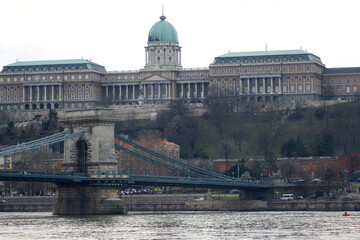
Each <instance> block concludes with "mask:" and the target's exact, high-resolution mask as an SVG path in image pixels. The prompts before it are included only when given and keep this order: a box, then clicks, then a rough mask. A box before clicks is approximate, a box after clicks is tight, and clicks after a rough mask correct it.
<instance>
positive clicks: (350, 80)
mask: <svg viewBox="0 0 360 240" xmlns="http://www.w3.org/2000/svg"><path fill="white" fill-rule="evenodd" d="M344 81H345V82H346V83H350V82H353V83H357V78H353V79H350V78H346V79H345V80H344ZM327 82H329V83H335V80H334V79H332V78H331V79H330V80H329V81H326V79H324V80H323V83H324V84H326V83H327ZM336 82H337V83H342V79H341V78H338V79H337V80H336Z"/></svg>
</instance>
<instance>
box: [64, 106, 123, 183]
mask: <svg viewBox="0 0 360 240" xmlns="http://www.w3.org/2000/svg"><path fill="white" fill-rule="evenodd" d="M111 114H112V110H111V109H99V108H98V109H86V110H76V111H68V112H67V113H66V116H65V117H63V118H62V119H61V122H63V123H64V127H65V130H68V129H72V130H73V131H74V132H78V131H81V130H85V129H88V128H91V131H90V132H88V133H86V134H84V135H82V136H79V137H77V138H75V139H69V140H67V141H66V142H65V150H64V151H65V152H64V155H65V156H64V163H63V168H65V169H66V170H67V171H73V172H84V173H88V174H90V176H95V175H97V174H98V173H99V172H101V173H104V174H105V173H110V174H111V173H112V171H115V170H116V169H117V160H116V157H115V147H114V124H115V121H116V119H114V118H113V117H112V115H111Z"/></svg>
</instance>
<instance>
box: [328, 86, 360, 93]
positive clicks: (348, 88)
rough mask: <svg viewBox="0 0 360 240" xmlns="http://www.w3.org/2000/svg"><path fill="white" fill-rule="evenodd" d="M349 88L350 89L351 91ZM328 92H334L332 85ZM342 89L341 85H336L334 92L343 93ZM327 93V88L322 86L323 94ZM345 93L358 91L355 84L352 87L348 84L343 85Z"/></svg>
mask: <svg viewBox="0 0 360 240" xmlns="http://www.w3.org/2000/svg"><path fill="white" fill-rule="evenodd" d="M351 89H352V92H351ZM329 90H330V93H332V94H333V93H335V91H334V90H335V88H334V87H330V89H329ZM342 90H343V89H342V87H341V86H338V87H336V93H343V91H342ZM326 93H327V88H326V87H324V88H323V94H326ZM345 93H346V94H351V93H352V94H356V93H358V92H357V86H353V87H350V86H346V87H345Z"/></svg>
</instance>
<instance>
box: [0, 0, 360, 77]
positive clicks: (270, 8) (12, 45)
mask: <svg viewBox="0 0 360 240" xmlns="http://www.w3.org/2000/svg"><path fill="white" fill-rule="evenodd" d="M162 5H164V12H165V14H164V15H165V16H166V20H167V21H169V22H170V23H171V24H172V25H173V26H174V27H175V28H176V30H177V33H178V37H179V42H180V46H182V65H183V67H186V68H189V67H194V68H195V67H207V66H209V63H211V62H212V61H213V59H214V57H216V56H219V55H222V54H225V53H227V52H229V51H231V52H247V51H264V50H265V43H266V44H267V45H268V50H293V49H300V48H301V49H303V50H307V51H308V52H311V53H313V54H315V55H317V56H319V57H320V58H321V59H322V62H323V63H324V64H325V65H326V66H327V67H359V66H360V46H359V45H360V30H359V23H360V14H359V12H360V1H359V0H342V1H338V0H337V1H335V0H222V1H211V0H204V1H202V0H181V1H174V0H152V1H151V0H131V1H120V0H101V1H99V0H61V1H55V0H43V1H42V0H31V1H30V0H0V67H1V68H2V66H4V65H7V64H10V63H13V62H16V61H17V60H18V61H31V60H59V59H80V58H84V59H91V60H92V61H93V62H96V63H98V64H101V65H103V66H105V67H106V69H107V70H138V69H140V68H143V67H144V64H145V51H144V47H145V46H146V45H147V37H148V33H149V30H150V28H151V26H152V25H153V24H155V23H156V22H157V21H159V20H160V19H159V17H160V16H161V12H162Z"/></svg>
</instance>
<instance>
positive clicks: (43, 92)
mask: <svg viewBox="0 0 360 240" xmlns="http://www.w3.org/2000/svg"><path fill="white" fill-rule="evenodd" d="M359 84H360V67H353V68H326V67H325V65H324V64H323V63H322V62H321V59H320V57H318V56H316V55H314V54H312V53H308V52H306V51H303V50H283V51H261V52H231V53H227V54H224V55H221V56H218V57H215V59H214V61H213V63H212V64H210V65H209V67H208V68H191V69H186V68H183V67H182V66H181V46H180V45H179V40H178V35H177V31H176V29H175V28H174V27H173V26H172V25H171V24H170V23H169V22H168V21H166V17H165V16H161V17H160V21H158V22H157V23H155V24H154V25H153V26H152V28H151V29H150V31H149V35H148V42H147V46H146V47H145V66H144V68H143V69H140V70H135V71H106V68H105V67H104V66H102V65H99V64H97V63H94V62H92V61H89V60H85V59H71V60H51V61H22V62H15V63H12V64H9V65H6V66H4V67H3V69H2V71H1V73H0V110H38V109H51V108H54V109H81V108H88V107H94V106H97V105H104V104H105V105H106V106H108V105H109V104H115V105H121V104H127V105H129V104H139V103H141V104H166V103H168V102H169V101H170V100H173V99H184V100H186V101H187V102H189V103H190V102H192V103H201V102H203V101H204V99H206V97H208V96H212V95H218V96H236V97H237V98H238V101H240V103H242V102H243V103H249V102H260V103H261V102H264V103H266V102H267V103H269V104H271V103H273V102H287V103H288V102H308V101H318V100H324V99H325V100H327V99H329V100H330V99H336V100H338V99H342V100H350V101H351V100H358V89H359Z"/></svg>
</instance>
